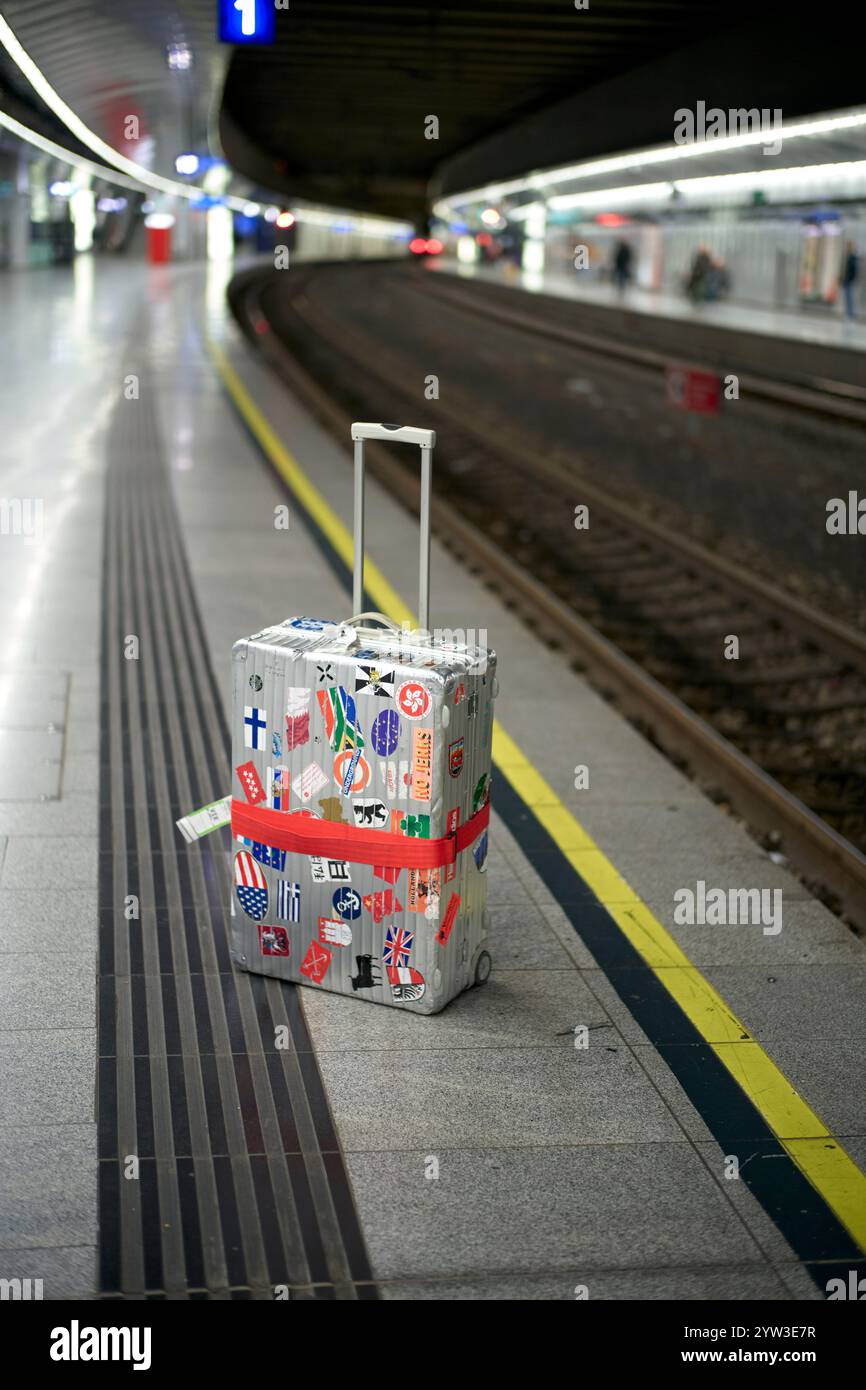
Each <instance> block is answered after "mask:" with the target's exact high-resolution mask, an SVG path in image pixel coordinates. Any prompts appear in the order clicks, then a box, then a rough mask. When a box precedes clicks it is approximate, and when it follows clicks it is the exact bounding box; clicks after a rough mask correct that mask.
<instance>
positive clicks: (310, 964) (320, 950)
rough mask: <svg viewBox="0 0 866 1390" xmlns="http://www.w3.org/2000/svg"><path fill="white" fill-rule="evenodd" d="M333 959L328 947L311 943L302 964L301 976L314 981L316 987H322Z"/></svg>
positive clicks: (314, 942)
mask: <svg viewBox="0 0 866 1390" xmlns="http://www.w3.org/2000/svg"><path fill="white" fill-rule="evenodd" d="M331 959H332V957H331V952H330V950H329V949H328V947H327V946H322V945H320V944H319V943H318V942H317V941H311V942H310V944H309V946H308V948H307V954H306V955H305V956H304V959H303V961H302V962H301V974H302V975H306V977H307V979H308V980H312V982H313V984H314V985H320V984H321V983H322V981H323V980H324V978H325V976H326V975H327V973H328V966H329V965H330V964H331Z"/></svg>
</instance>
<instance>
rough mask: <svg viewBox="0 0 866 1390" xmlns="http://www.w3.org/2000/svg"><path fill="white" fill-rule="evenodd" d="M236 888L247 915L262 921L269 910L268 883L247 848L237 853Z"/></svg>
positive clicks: (255, 920) (239, 900) (254, 919)
mask: <svg viewBox="0 0 866 1390" xmlns="http://www.w3.org/2000/svg"><path fill="white" fill-rule="evenodd" d="M235 890H236V892H237V895H238V902H239V903H240V905H241V907H242V908H243V910H244V912H245V913H246V914H247V916H248V917H252V919H253V921H254V922H260V921H261V920H262V918H263V917H264V915H265V913H266V912H267V910H268V885H267V882H266V880H265V876H264V874H263V873H262V870H261V868H260V867H259V865H258V864H257V863H256V861H255V859H253V856H252V855H251V854H248V853H247V851H246V850H241V852H240V854H236V855H235Z"/></svg>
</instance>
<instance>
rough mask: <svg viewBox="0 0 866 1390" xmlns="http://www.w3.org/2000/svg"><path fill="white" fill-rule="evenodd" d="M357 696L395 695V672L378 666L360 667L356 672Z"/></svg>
mask: <svg viewBox="0 0 866 1390" xmlns="http://www.w3.org/2000/svg"><path fill="white" fill-rule="evenodd" d="M355 694H356V695H393V694H394V672H393V671H381V670H379V668H378V666H358V668H357V669H356V671H355Z"/></svg>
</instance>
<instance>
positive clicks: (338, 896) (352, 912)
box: [331, 888, 361, 922]
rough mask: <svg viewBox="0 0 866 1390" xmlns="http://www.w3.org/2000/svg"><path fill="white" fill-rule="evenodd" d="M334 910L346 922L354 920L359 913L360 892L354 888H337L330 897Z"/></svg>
mask: <svg viewBox="0 0 866 1390" xmlns="http://www.w3.org/2000/svg"><path fill="white" fill-rule="evenodd" d="M331 901H332V902H333V905H334V911H335V912H336V914H337V916H338V917H342V918H343V920H344V921H346V922H354V921H356V920H357V918H358V917H360V915H361V894H360V893H358V892H357V891H356V890H355V889H354V888H338V889H337V891H336V893H335V894H334V896H333V898H332V899H331Z"/></svg>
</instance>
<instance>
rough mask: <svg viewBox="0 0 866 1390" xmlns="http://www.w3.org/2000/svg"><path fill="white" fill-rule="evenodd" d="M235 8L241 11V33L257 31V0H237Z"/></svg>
mask: <svg viewBox="0 0 866 1390" xmlns="http://www.w3.org/2000/svg"><path fill="white" fill-rule="evenodd" d="M235 9H236V10H240V12H241V33H242V34H247V35H249V34H254V33H255V32H256V0H235Z"/></svg>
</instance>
